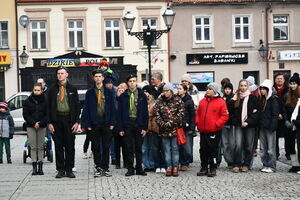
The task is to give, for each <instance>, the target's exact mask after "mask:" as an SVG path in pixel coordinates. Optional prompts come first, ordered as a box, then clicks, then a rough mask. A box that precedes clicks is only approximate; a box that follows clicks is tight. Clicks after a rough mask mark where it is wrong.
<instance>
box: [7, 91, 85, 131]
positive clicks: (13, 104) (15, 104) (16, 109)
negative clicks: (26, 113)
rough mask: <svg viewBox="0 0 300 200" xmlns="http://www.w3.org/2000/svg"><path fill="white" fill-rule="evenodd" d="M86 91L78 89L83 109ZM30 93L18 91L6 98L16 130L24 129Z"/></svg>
mask: <svg viewBox="0 0 300 200" xmlns="http://www.w3.org/2000/svg"><path fill="white" fill-rule="evenodd" d="M85 93H86V90H78V95H79V101H80V105H81V109H82V106H83V104H84V100H85ZM30 94H31V92H18V93H16V94H14V95H13V96H11V97H9V98H8V99H7V100H6V102H7V104H8V107H9V109H10V114H11V116H12V117H13V119H14V123H15V129H16V130H22V128H23V123H24V121H25V120H24V118H23V104H24V102H25V100H26V99H27V98H28V97H29V96H30Z"/></svg>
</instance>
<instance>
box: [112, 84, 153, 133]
mask: <svg viewBox="0 0 300 200" xmlns="http://www.w3.org/2000/svg"><path fill="white" fill-rule="evenodd" d="M137 90H138V99H137V101H136V105H135V106H136V107H137V116H136V124H137V127H138V129H139V130H145V131H147V130H148V101H147V96H146V95H145V93H144V92H143V90H141V89H140V88H137ZM117 119H118V124H117V126H118V129H119V131H124V130H125V129H127V128H129V126H130V119H129V95H128V89H127V90H125V92H124V93H122V94H121V95H120V97H119V106H118V114H117Z"/></svg>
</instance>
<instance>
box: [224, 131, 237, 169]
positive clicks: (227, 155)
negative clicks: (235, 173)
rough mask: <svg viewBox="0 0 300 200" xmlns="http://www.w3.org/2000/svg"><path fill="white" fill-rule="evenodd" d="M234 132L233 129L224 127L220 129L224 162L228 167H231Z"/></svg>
mask: <svg viewBox="0 0 300 200" xmlns="http://www.w3.org/2000/svg"><path fill="white" fill-rule="evenodd" d="M234 132H235V127H234V126H229V125H225V126H224V128H223V129H222V149H223V156H224V159H225V161H226V162H227V164H228V165H229V166H232V165H233V153H234V142H235V141H234Z"/></svg>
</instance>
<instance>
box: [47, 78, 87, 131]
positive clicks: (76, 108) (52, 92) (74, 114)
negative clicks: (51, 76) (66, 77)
mask: <svg viewBox="0 0 300 200" xmlns="http://www.w3.org/2000/svg"><path fill="white" fill-rule="evenodd" d="M58 93H59V83H58V82H56V83H55V84H54V85H52V86H51V87H50V88H49V91H48V123H53V122H56V121H57V114H58V113H57V96H58ZM66 95H67V96H68V103H69V107H70V120H71V124H72V125H73V124H75V123H76V122H78V123H79V122H80V120H79V116H80V107H81V106H80V102H79V97H78V92H77V89H76V88H75V87H74V86H73V85H71V84H70V83H69V82H67V84H66Z"/></svg>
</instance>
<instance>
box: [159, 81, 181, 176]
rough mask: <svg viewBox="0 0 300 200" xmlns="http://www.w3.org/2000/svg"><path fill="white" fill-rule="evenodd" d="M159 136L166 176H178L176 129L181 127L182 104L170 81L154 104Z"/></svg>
mask: <svg viewBox="0 0 300 200" xmlns="http://www.w3.org/2000/svg"><path fill="white" fill-rule="evenodd" d="M154 113H155V118H156V123H157V124H158V127H159V133H158V134H159V136H160V137H161V138H162V145H163V147H164V148H163V153H164V156H165V160H166V162H165V163H166V165H167V171H166V176H178V175H179V172H178V171H179V170H178V165H179V150H178V145H177V129H178V128H182V127H181V126H182V120H183V116H184V104H183V102H182V100H181V98H180V97H179V96H178V95H174V88H173V86H172V84H171V83H166V84H165V85H164V87H163V93H162V95H160V96H159V97H158V99H157V101H156V103H155V106H154Z"/></svg>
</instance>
